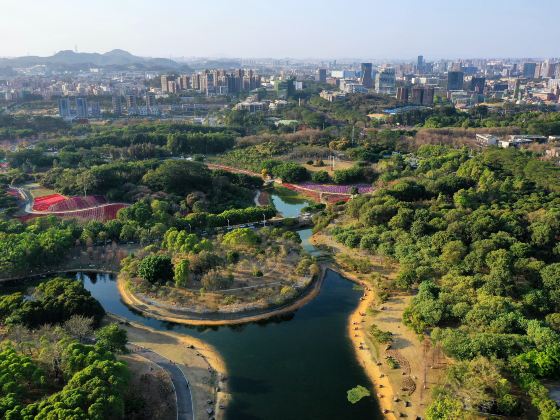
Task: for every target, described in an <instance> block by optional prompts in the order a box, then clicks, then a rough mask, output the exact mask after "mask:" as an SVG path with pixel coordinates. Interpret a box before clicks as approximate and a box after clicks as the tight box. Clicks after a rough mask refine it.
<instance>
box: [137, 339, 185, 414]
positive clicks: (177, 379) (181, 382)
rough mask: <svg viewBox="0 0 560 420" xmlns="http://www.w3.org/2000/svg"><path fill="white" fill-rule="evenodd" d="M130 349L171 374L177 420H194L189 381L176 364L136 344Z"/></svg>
mask: <svg viewBox="0 0 560 420" xmlns="http://www.w3.org/2000/svg"><path fill="white" fill-rule="evenodd" d="M130 347H131V350H132V351H133V352H134V353H135V354H137V355H139V356H142V357H143V358H145V359H148V360H149V361H151V362H153V363H155V364H156V365H158V366H159V367H161V368H162V369H164V370H165V371H166V372H167V373H168V374H169V377H170V378H171V383H172V384H173V390H174V391H175V401H176V404H177V406H176V409H177V420H193V419H194V411H193V403H192V394H191V390H190V388H189V381H188V380H187V377H186V376H185V375H184V374H183V372H182V371H181V369H179V368H178V367H177V365H176V364H175V363H172V362H171V361H169V360H167V359H165V358H163V357H162V356H161V355H160V354H159V353H156V352H154V351H152V350H149V349H146V348H144V347H140V346H136V345H134V344H132V345H130Z"/></svg>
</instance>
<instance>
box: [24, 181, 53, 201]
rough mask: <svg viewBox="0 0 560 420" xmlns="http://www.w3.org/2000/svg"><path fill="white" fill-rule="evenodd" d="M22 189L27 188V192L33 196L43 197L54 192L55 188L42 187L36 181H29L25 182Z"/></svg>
mask: <svg viewBox="0 0 560 420" xmlns="http://www.w3.org/2000/svg"><path fill="white" fill-rule="evenodd" d="M23 188H24V189H26V190H28V191H29V193H30V194H31V196H32V197H33V198H39V197H44V196H46V195H52V194H56V191H55V190H51V189H50V188H46V187H43V186H42V185H40V184H38V183H36V182H35V183H31V184H26V185H24V186H23Z"/></svg>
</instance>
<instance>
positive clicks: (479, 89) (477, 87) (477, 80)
mask: <svg viewBox="0 0 560 420" xmlns="http://www.w3.org/2000/svg"><path fill="white" fill-rule="evenodd" d="M485 84H486V78H485V77H473V78H472V79H471V85H470V89H469V90H470V91H472V92H475V93H479V94H482V93H484V86H485Z"/></svg>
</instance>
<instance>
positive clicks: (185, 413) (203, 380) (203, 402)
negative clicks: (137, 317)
mask: <svg viewBox="0 0 560 420" xmlns="http://www.w3.org/2000/svg"><path fill="white" fill-rule="evenodd" d="M108 318H109V319H111V320H112V321H116V322H118V323H119V324H120V328H122V329H124V330H125V331H126V332H127V335H128V340H129V343H130V345H129V346H130V347H131V349H132V350H133V351H134V353H136V354H139V355H140V356H142V357H145V358H146V359H148V360H150V361H152V362H154V363H156V364H158V365H159V366H160V367H162V368H163V369H165V371H166V372H168V374H169V376H170V377H171V380H172V384H173V386H174V389H175V393H176V397H177V416H178V417H177V418H178V419H189V420H192V419H204V418H208V417H211V416H214V417H215V418H216V419H222V418H223V417H224V415H225V408H226V406H227V404H228V402H229V400H230V394H229V392H228V386H227V376H226V374H227V370H226V365H225V362H224V361H223V359H222V358H221V356H220V354H219V353H218V352H217V351H216V350H215V349H214V348H213V347H212V346H210V345H209V344H207V343H206V342H204V341H202V340H199V339H197V338H194V337H191V336H188V335H183V334H176V333H173V332H169V331H159V330H155V329H153V328H150V327H147V326H145V325H142V324H138V323H136V322H131V321H128V320H127V319H125V318H122V317H120V316H117V315H114V314H108Z"/></svg>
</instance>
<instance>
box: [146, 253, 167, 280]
mask: <svg viewBox="0 0 560 420" xmlns="http://www.w3.org/2000/svg"><path fill="white" fill-rule="evenodd" d="M138 274H140V277H142V278H143V279H144V280H146V281H148V282H150V283H158V282H165V281H171V279H173V275H174V273H173V264H172V263H171V258H170V257H169V256H168V255H149V256H147V257H145V258H143V259H142V261H141V262H140V266H139V267H138Z"/></svg>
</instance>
